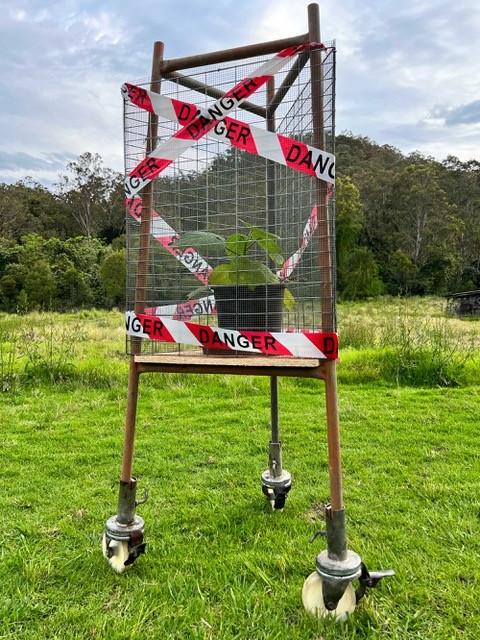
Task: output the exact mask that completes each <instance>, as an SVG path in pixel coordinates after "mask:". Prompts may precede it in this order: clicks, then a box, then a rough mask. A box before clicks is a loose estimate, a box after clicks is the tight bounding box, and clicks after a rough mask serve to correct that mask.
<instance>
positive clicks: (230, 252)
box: [225, 233, 252, 256]
mask: <svg viewBox="0 0 480 640" xmlns="http://www.w3.org/2000/svg"><path fill="white" fill-rule="evenodd" d="M251 245H252V242H251V241H250V240H249V239H248V236H246V235H245V234H244V233H232V235H231V236H230V237H229V238H228V239H227V242H226V245H225V250H226V252H227V256H244V255H246V253H247V250H248V249H249V247H250V246H251Z"/></svg>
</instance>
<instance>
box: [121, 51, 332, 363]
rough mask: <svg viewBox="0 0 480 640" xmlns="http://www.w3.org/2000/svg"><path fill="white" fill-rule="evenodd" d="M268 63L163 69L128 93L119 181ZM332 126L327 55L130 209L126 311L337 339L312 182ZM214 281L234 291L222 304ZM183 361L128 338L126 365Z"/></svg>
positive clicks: (314, 58)
mask: <svg viewBox="0 0 480 640" xmlns="http://www.w3.org/2000/svg"><path fill="white" fill-rule="evenodd" d="M248 53H249V52H248V51H247V50H245V54H248ZM271 57H272V56H270V55H265V54H263V55H252V54H249V55H243V57H241V58H239V59H235V60H232V61H227V62H223V63H221V64H219V63H213V64H212V63H210V64H203V61H200V62H202V64H197V65H196V66H193V68H189V69H186V70H185V69H182V70H181V72H180V71H178V70H177V69H175V64H174V63H175V61H170V63H171V64H169V67H168V70H167V71H165V70H164V71H163V73H162V76H161V78H158V80H156V81H153V82H152V81H150V80H149V81H148V82H147V81H140V82H137V83H135V84H132V85H130V84H127V85H125V87H124V95H125V113H124V122H125V136H124V140H125V171H126V174H127V176H128V175H130V174H131V173H132V171H134V170H135V167H137V166H138V165H139V163H141V162H142V160H144V158H145V156H146V154H148V153H152V151H153V150H155V149H156V148H158V147H159V146H161V145H162V144H165V143H167V141H169V140H171V139H172V136H174V135H175V133H176V132H178V131H179V129H180V128H181V127H182V126H186V125H188V123H189V122H192V118H193V116H194V115H195V113H198V112H197V109H199V110H201V112H202V113H206V112H207V110H208V109H209V108H211V105H212V103H214V102H215V100H218V99H219V98H220V97H221V96H222V95H223V96H224V95H226V94H227V95H228V92H229V91H230V90H231V89H232V87H234V86H236V85H238V83H239V81H241V80H242V79H245V78H250V77H252V76H253V75H254V74H255V70H256V69H258V68H259V67H260V68H261V66H262V65H263V64H264V63H265V62H266V61H268V59H270V58H271ZM194 62H198V60H195V59H194ZM149 88H150V90H151V91H152V92H154V93H155V94H156V95H158V96H161V98H158V99H157V98H156V96H155V99H156V100H157V101H158V104H157V105H156V113H152V108H151V107H150V108H149V109H147V108H146V105H145V100H149V99H150V98H151V97H152V93H150V92H149V91H148V89H149ZM143 91H145V94H143ZM148 96H150V98H149V97H148ZM142 101H143V102H142ZM334 113H335V46H334V43H328V44H326V45H323V46H322V48H321V49H312V50H310V49H304V50H302V51H301V52H300V53H298V54H297V55H293V56H292V57H291V60H289V61H288V63H287V64H286V65H285V66H284V67H283V68H282V69H281V70H280V71H278V72H277V73H275V74H274V76H273V77H272V78H271V79H270V80H269V81H268V82H266V83H265V84H264V85H263V86H262V87H260V88H259V89H258V90H256V91H255V92H254V93H253V94H252V95H251V96H250V97H249V98H248V99H247V100H244V101H243V102H242V104H240V105H238V106H235V108H234V109H233V110H232V111H230V112H229V114H228V117H226V118H223V119H221V120H219V121H218V122H217V124H216V126H215V127H214V128H213V129H212V130H211V131H209V133H208V134H207V135H204V136H203V137H199V139H198V140H196V141H195V142H194V143H193V144H192V145H191V146H190V147H189V148H188V149H186V150H185V151H184V152H183V153H182V154H181V155H180V156H179V157H178V158H177V159H175V160H174V161H173V162H171V163H170V164H169V166H168V167H166V168H165V170H163V171H162V172H161V173H160V174H159V175H158V177H156V178H155V179H154V180H153V181H152V182H151V183H150V184H149V185H148V190H147V188H145V189H144V190H143V191H140V192H139V193H137V194H133V195H131V196H130V197H127V207H126V211H127V214H126V216H127V238H128V243H127V247H128V250H127V308H128V309H129V310H132V311H134V310H135V311H137V312H140V313H146V314H149V315H152V316H156V317H161V318H170V319H174V320H180V321H188V322H192V323H195V324H199V325H206V326H211V327H217V326H219V325H221V326H227V327H228V329H232V330H247V331H261V332H267V331H275V332H290V333H292V332H305V331H311V332H316V331H330V332H332V331H335V328H336V327H335V324H336V323H335V242H334V238H335V233H334V218H335V216H334V206H335V199H334V188H333V180H332V181H329V180H328V175H327V179H324V180H318V179H317V178H316V177H315V176H314V175H312V170H313V171H314V170H315V169H317V172H318V167H319V165H320V166H321V165H322V163H324V164H325V166H327V163H328V158H329V155H328V154H332V157H333V152H334V138H335V132H334V125H335V118H334ZM190 126H192V125H190ZM296 143H298V144H296ZM312 149H313V152H312V151H311V150H312ZM316 149H319V150H321V151H323V152H327V153H326V154H324V156H323V155H320V156H319V157H318V156H316V155H315V150H316ZM328 171H329V175H330V176H332V177H333V175H334V174H333V171H334V165H333V163H330V164H329V165H328ZM308 172H310V174H309V173H308ZM147 200H148V202H147V205H146V201H147ZM146 206H148V207H149V211H148V212H147V215H148V216H149V217H150V220H149V221H144V224H142V223H141V221H142V212H145V209H146ZM147 215H146V214H145V213H143V217H147ZM195 245H196V246H195ZM220 265H222V266H221V267H220ZM218 267H220V269H219V268H218ZM222 272H223V276H222ZM214 274H217V275H216V276H215V277H216V278H217V279H218V277H219V276H218V274H220V279H221V280H222V279H225V277H226V276H228V278H227V279H228V280H229V283H230V284H231V285H233V286H231V287H230V288H228V287H224V286H223V285H224V284H225V283H224V282H222V287H223V288H222V291H220V285H218V284H217V286H214V285H212V283H211V282H210V280H211V279H212V280H213V279H214ZM273 281H277V282H276V284H274V282H273ZM252 297H254V298H255V302H254V303H253V306H252V304H251V302H250V298H252ZM220 298H221V299H222V301H221V302H219V300H220ZM220 304H221V309H220V310H219V308H220V307H219V305H220ZM191 349H193V347H192V346H191V345H186V344H183V343H182V342H176V343H175V344H174V345H172V344H171V343H166V342H162V341H156V340H145V339H143V338H142V337H140V338H138V337H131V336H129V337H128V339H127V352H128V353H129V354H133V353H137V354H139V353H143V354H148V353H150V354H155V353H162V352H165V351H168V352H172V351H174V352H177V353H182V352H185V350H187V351H188V350H191ZM217 353H218V351H217Z"/></svg>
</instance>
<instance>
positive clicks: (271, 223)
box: [266, 78, 281, 471]
mask: <svg viewBox="0 0 480 640" xmlns="http://www.w3.org/2000/svg"><path fill="white" fill-rule="evenodd" d="M274 100H275V78H271V79H270V80H269V81H268V82H267V130H268V131H275V112H274V111H273V110H272V109H271V108H270V105H271V104H272V103H273V102H274ZM267 212H268V230H269V232H270V233H276V231H277V221H276V216H275V213H276V194H275V163H274V162H273V161H272V160H267ZM270 266H271V267H273V266H274V265H272V264H271V265H270ZM266 328H268V327H266ZM270 425H271V440H270V442H272V443H278V442H280V440H279V438H280V436H279V427H278V378H277V376H272V377H271V378H270ZM280 471H281V470H280Z"/></svg>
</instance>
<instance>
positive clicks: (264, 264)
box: [172, 222, 295, 331]
mask: <svg viewBox="0 0 480 640" xmlns="http://www.w3.org/2000/svg"><path fill="white" fill-rule="evenodd" d="M243 224H244V225H245V227H246V228H247V230H248V233H233V234H231V235H230V236H228V237H227V238H224V237H223V236H221V235H218V234H216V233H213V232H210V231H187V232H185V233H181V234H180V235H179V238H178V239H177V240H176V241H175V242H174V243H173V244H172V247H174V248H177V249H179V250H184V249H187V248H189V247H193V248H194V249H195V250H196V251H197V252H198V253H199V254H200V255H204V256H205V255H208V259H209V260H210V259H215V260H216V261H217V260H218V261H219V263H218V264H216V266H214V267H213V269H212V271H211V272H210V274H209V279H208V281H209V284H208V286H202V287H198V288H196V289H195V290H194V291H192V292H191V293H190V295H189V298H197V297H200V296H202V295H206V294H211V293H212V292H213V294H214V295H215V303H216V308H217V315H218V323H219V326H221V327H223V328H226V329H237V330H244V331H281V325H282V312H283V307H286V308H287V309H288V310H289V311H292V310H293V307H294V304H295V300H294V298H293V295H292V294H291V292H290V291H289V290H288V289H287V287H286V286H285V284H284V283H283V282H281V281H280V277H279V275H278V273H277V271H278V270H279V268H280V267H281V266H282V265H283V263H284V258H283V255H282V250H281V248H280V246H279V244H278V240H279V237H278V236H276V235H275V234H273V233H269V232H267V231H264V230H263V229H260V228H259V227H256V226H254V225H252V224H249V223H247V222H243Z"/></svg>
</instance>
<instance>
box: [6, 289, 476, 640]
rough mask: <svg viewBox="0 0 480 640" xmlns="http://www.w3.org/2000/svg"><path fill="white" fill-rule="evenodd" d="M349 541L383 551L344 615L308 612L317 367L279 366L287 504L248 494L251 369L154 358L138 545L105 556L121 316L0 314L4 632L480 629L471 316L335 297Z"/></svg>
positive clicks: (319, 431)
mask: <svg viewBox="0 0 480 640" xmlns="http://www.w3.org/2000/svg"><path fill="white" fill-rule="evenodd" d="M339 320H340V340H341V345H343V348H342V350H341V353H342V356H341V362H340V365H339V382H340V384H339V403H340V418H341V430H342V452H343V458H342V462H343V475H344V498H345V505H346V510H347V518H348V537H349V546H350V548H352V549H353V550H355V551H356V552H357V553H359V554H360V556H361V557H362V559H363V560H364V562H365V563H366V564H367V566H368V568H369V569H371V570H376V569H379V568H392V569H394V570H395V572H396V576H395V577H393V578H388V579H385V580H384V581H382V582H381V583H380V584H379V586H378V587H377V589H375V590H372V591H370V592H369V593H368V594H367V596H366V597H365V598H364V599H363V600H361V602H360V603H359V605H358V607H357V609H356V611H355V613H354V615H353V616H352V617H351V618H350V619H349V620H348V622H346V623H340V624H335V623H332V622H331V621H318V620H314V619H311V618H310V617H309V616H308V615H307V614H306V613H305V611H304V609H303V606H302V602H301V589H302V585H303V582H304V580H305V578H306V577H307V576H308V575H309V574H310V573H311V572H312V571H313V570H314V566H315V555H316V554H317V553H318V552H319V551H320V550H321V549H322V548H323V547H322V546H323V545H324V540H323V538H321V537H319V538H317V539H316V540H315V542H314V543H313V544H309V542H308V540H309V538H310V536H311V535H312V533H313V532H314V531H316V530H317V529H319V528H322V522H321V519H322V505H323V504H324V503H325V502H327V501H328V497H329V496H328V463H327V452H326V439H325V418H324V394H323V385H322V383H319V382H316V381H312V380H301V379H281V380H280V384H279V387H280V429H281V435H282V440H283V446H284V464H285V467H286V469H288V470H289V471H290V473H291V474H292V477H293V488H292V491H291V492H290V494H289V497H288V500H287V503H286V507H285V509H284V511H283V512H272V511H271V509H270V506H269V504H268V503H267V501H266V500H265V497H264V496H263V494H262V493H261V486H260V476H261V472H262V471H264V470H265V469H266V468H267V447H268V440H269V427H268V422H269V382H268V379H265V378H260V377H258V378H252V377H235V376H232V377H228V376H203V377H202V376H197V375H185V376H182V375H177V374H171V375H161V374H155V375H147V374H145V375H144V376H143V378H142V380H141V388H140V401H139V410H138V419H137V438H136V457H135V473H136V476H137V477H138V480H139V491H140V492H141V491H142V490H143V489H144V488H149V489H150V495H151V497H150V500H149V502H147V504H145V505H143V506H141V507H139V513H140V514H141V515H142V517H143V518H144V519H145V521H146V540H147V554H146V555H145V556H142V557H141V558H139V560H138V561H137V562H136V563H135V564H134V565H133V567H132V568H131V569H130V570H129V571H127V572H125V573H123V574H120V575H119V574H116V573H114V572H113V571H112V570H111V568H110V567H109V565H108V563H107V562H106V561H105V559H104V558H103V557H102V553H101V537H102V533H103V527H104V525H105V522H106V520H107V519H108V518H109V517H110V516H111V515H112V514H113V513H114V512H115V510H116V501H117V484H118V478H119V473H120V460H121V449H122V437H123V425H124V414H125V405H126V374H127V360H126V358H125V356H124V336H123V327H122V316H121V314H119V313H116V312H111V313H100V312H81V313H78V314H75V315H69V316H54V315H49V314H46V315H39V314H31V315H27V316H6V315H3V316H0V345H1V346H0V376H1V378H0V380H1V384H2V389H3V393H1V395H0V423H1V429H2V455H1V472H2V488H3V490H2V492H1V493H0V508H1V513H2V527H1V528H0V544H1V548H0V556H1V557H0V595H1V598H0V638H16V639H27V638H28V639H29V640H30V639H36V638H38V639H41V638H49V639H53V638H55V639H56V638H58V639H62V640H63V639H70V638H72V639H73V638H75V639H76V638H81V639H87V638H88V639H90V638H102V639H103V638H105V639H107V638H108V639H109V640H117V639H118V640H121V639H125V638H132V639H137V638H138V639H140V638H142V639H144V638H159V639H164V638H165V639H190V638H208V639H210V638H212V639H219V640H220V639H221V640H230V639H232V640H233V639H238V640H263V639H265V640H267V639H268V640H274V639H277V638H278V639H280V638H289V639H290V638H292V639H300V638H301V639H312V640H321V639H323V640H330V639H340V638H352V639H353V638H355V639H361V638H372V639H375V638H389V639H396V638H399V639H400V638H402V639H405V640H407V639H408V640H410V639H413V638H418V639H419V640H420V639H421V640H426V639H433V640H437V639H439V640H447V639H448V640H450V639H452V638H453V639H467V638H468V639H472V640H474V639H476V638H478V637H480V612H479V607H478V601H479V593H480V569H479V562H478V558H479V552H480V504H479V501H480V498H479V497H480V455H479V447H478V434H479V422H480V420H479V400H480V384H479V381H480V373H479V372H480V359H479V351H480V350H479V342H478V341H479V328H480V325H479V321H478V320H472V321H466V320H459V319H453V318H446V317H445V316H444V313H443V302H442V301H441V300H435V299H428V300H408V301H403V300H400V301H399V300H389V299H382V300H377V301H374V302H368V303H351V304H345V305H340V308H339Z"/></svg>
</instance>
